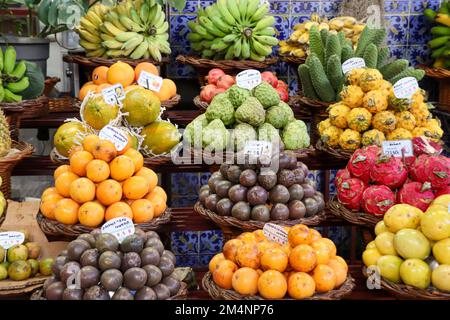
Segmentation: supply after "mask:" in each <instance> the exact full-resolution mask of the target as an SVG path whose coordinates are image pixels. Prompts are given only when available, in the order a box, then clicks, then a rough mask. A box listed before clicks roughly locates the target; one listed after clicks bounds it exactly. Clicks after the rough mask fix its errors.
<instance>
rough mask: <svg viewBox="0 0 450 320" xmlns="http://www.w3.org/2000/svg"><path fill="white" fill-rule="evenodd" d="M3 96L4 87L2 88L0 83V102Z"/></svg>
mask: <svg viewBox="0 0 450 320" xmlns="http://www.w3.org/2000/svg"><path fill="white" fill-rule="evenodd" d="M4 98H5V89H3V86H2V85H1V84H0V102H2V101H3V99H4Z"/></svg>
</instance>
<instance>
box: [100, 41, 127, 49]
mask: <svg viewBox="0 0 450 320" xmlns="http://www.w3.org/2000/svg"><path fill="white" fill-rule="evenodd" d="M102 45H103V46H104V47H106V48H108V49H120V48H121V47H122V45H123V43H122V42H119V41H117V40H106V41H103V42H102Z"/></svg>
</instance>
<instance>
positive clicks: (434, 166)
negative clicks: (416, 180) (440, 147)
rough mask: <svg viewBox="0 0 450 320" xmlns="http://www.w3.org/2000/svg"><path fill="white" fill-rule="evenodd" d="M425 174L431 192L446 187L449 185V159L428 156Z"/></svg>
mask: <svg viewBox="0 0 450 320" xmlns="http://www.w3.org/2000/svg"><path fill="white" fill-rule="evenodd" d="M425 174H426V176H427V181H429V182H430V183H431V188H432V189H433V190H436V189H442V188H444V187H446V186H448V185H449V184H450V158H447V157H445V156H429V157H428V159H427V161H426V165H425ZM421 182H424V181H421Z"/></svg>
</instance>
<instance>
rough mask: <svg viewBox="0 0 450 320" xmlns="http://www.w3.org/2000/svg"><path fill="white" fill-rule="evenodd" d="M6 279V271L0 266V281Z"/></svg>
mask: <svg viewBox="0 0 450 320" xmlns="http://www.w3.org/2000/svg"><path fill="white" fill-rule="evenodd" d="M6 278H8V270H7V269H6V267H5V266H3V265H0V280H5V279H6Z"/></svg>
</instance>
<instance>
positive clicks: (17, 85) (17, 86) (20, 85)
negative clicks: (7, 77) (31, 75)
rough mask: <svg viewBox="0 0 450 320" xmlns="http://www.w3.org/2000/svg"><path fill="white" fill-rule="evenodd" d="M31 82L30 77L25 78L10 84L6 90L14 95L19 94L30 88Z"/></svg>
mask: <svg viewBox="0 0 450 320" xmlns="http://www.w3.org/2000/svg"><path fill="white" fill-rule="evenodd" d="M29 85H30V81H29V79H28V77H23V78H22V79H20V80H19V81H17V82H9V83H7V84H6V88H7V89H8V90H9V91H11V92H12V93H19V92H22V91H23V90H25V89H26V88H28V86H29Z"/></svg>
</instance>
